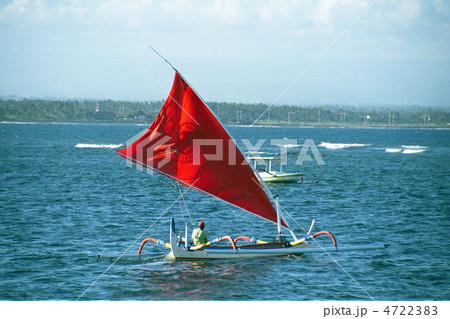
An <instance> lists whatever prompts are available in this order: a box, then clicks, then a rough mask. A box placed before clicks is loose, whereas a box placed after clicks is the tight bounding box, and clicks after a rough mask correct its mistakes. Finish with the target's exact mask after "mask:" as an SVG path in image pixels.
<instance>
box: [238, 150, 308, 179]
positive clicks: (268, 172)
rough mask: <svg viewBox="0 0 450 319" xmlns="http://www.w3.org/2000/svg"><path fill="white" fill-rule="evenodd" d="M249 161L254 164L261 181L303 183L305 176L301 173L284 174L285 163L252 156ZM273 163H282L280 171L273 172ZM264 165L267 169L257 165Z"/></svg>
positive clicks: (279, 160) (272, 158)
mask: <svg viewBox="0 0 450 319" xmlns="http://www.w3.org/2000/svg"><path fill="white" fill-rule="evenodd" d="M247 159H248V160H249V161H250V162H252V161H253V168H254V169H255V170H256V171H257V173H258V174H259V176H260V177H261V179H262V180H263V181H264V182H266V183H297V182H299V181H302V182H303V174H301V173H284V172H283V162H282V160H281V159H279V158H275V157H263V156H251V157H247ZM272 161H276V162H279V163H280V170H279V171H275V170H272ZM261 163H262V164H264V165H265V168H257V164H261Z"/></svg>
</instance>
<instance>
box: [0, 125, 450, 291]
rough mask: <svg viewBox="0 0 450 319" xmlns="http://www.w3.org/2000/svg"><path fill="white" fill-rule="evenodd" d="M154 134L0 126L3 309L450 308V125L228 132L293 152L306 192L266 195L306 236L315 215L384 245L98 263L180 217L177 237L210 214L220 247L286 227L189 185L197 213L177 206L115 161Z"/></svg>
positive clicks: (322, 224) (161, 184)
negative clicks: (350, 303)
mask: <svg viewBox="0 0 450 319" xmlns="http://www.w3.org/2000/svg"><path fill="white" fill-rule="evenodd" d="M146 127H147V126H139V125H116V124H36V123H28V124H15V123H1V124H0V141H1V145H2V148H1V151H0V154H1V156H0V161H1V165H0V214H1V215H0V216H1V218H0V256H1V257H0V300H77V299H80V300H372V299H374V300H449V299H450V280H449V273H450V264H449V248H450V247H449V242H450V240H449V239H450V238H449V226H450V225H449V224H450V208H449V206H450V205H449V204H450V192H449V189H450V188H449V181H450V179H449V175H450V130H438V129H395V128H392V129H391V128H385V129H381V128H370V129H369V128H322V127H318V128H298V127H282V128H278V127H237V126H236V127H234V126H231V127H227V129H228V131H229V132H230V133H231V135H232V136H233V137H234V138H236V140H237V141H238V145H239V146H240V147H241V149H242V148H243V147H244V142H243V140H245V141H249V142H250V143H252V144H253V145H256V144H257V142H258V140H260V139H266V141H265V143H263V144H262V146H261V148H260V149H259V151H260V152H262V154H263V155H277V154H278V153H279V152H280V147H279V146H278V145H279V144H284V143H283V141H286V143H285V144H290V147H288V148H287V154H288V165H287V166H285V167H284V170H285V171H289V172H297V171H300V172H303V173H304V174H305V176H304V180H305V182H309V183H303V184H301V183H299V184H278V185H275V184H274V185H270V184H269V187H270V189H271V192H272V193H273V194H278V195H279V196H280V204H281V206H282V207H283V209H284V210H286V211H287V212H289V214H290V215H291V216H292V218H293V219H294V220H295V221H292V220H290V224H291V226H292V227H293V229H294V231H295V233H296V234H298V235H299V236H300V235H302V234H303V230H302V228H303V229H308V228H309V225H310V223H311V220H312V219H316V224H315V226H314V231H319V230H328V231H330V232H332V233H333V234H334V235H335V237H336V239H337V242H338V244H339V245H358V244H369V243H387V244H390V247H389V248H388V249H383V250H372V251H353V252H338V253H333V254H331V256H332V258H331V257H330V256H328V255H326V254H322V253H318V254H311V255H305V256H297V257H293V256H288V257H281V258H257V259H248V260H240V261H226V260H225V261H224V260H216V261H176V262H167V261H164V260H162V258H163V257H164V255H165V254H166V253H167V249H166V248H164V247H161V246H156V245H152V244H147V245H146V246H145V247H144V253H145V258H141V259H137V258H135V257H123V258H120V259H118V260H117V258H116V257H105V258H97V255H98V254H101V255H112V256H119V255H120V254H122V253H126V254H135V253H136V252H137V250H138V248H139V244H140V242H141V240H142V239H144V238H145V237H154V238H159V239H163V240H168V232H169V220H170V218H172V217H175V219H176V225H177V226H178V227H177V228H178V230H179V231H183V229H184V227H183V226H182V225H184V221H187V222H189V223H194V224H195V223H197V222H198V220H200V219H203V220H204V221H205V222H206V225H207V226H206V229H207V231H208V234H209V237H210V238H215V237H218V236H223V235H231V236H232V237H235V236H238V235H247V236H255V237H258V238H260V239H266V240H268V239H271V238H273V237H274V236H275V235H276V225H273V224H272V223H269V222H266V221H265V220H263V219H261V218H259V217H256V216H253V215H251V214H247V213H243V212H241V211H238V210H236V209H234V208H230V206H229V205H227V204H224V203H222V202H219V201H217V200H215V199H213V198H210V197H208V196H204V195H202V194H199V193H197V192H195V191H192V190H189V191H187V192H186V193H185V195H184V197H185V199H186V205H187V209H188V211H186V209H185V208H183V210H180V203H178V202H177V203H175V204H174V205H172V204H173V200H174V199H175V198H177V196H178V194H179V193H178V190H177V188H175V187H174V185H173V182H172V181H171V180H169V179H167V178H166V177H163V176H159V175H156V174H155V175H150V174H146V172H141V171H138V170H136V169H134V168H130V167H127V166H126V164H125V161H124V160H123V159H122V158H120V157H119V156H117V155H116V154H115V153H114V150H116V149H118V148H120V147H121V145H123V144H125V143H126V141H127V140H128V139H129V138H131V137H132V136H134V135H135V134H137V133H139V132H140V131H141V130H143V129H145V128H146ZM271 139H277V140H278V142H272V143H271ZM305 140H310V141H313V143H314V145H315V146H317V149H318V151H319V152H320V154H321V158H322V159H323V162H324V163H325V165H318V162H317V161H316V158H315V157H314V155H313V153H312V150H311V149H310V150H309V151H308V153H307V154H309V155H310V159H311V160H305V161H304V162H303V163H302V164H303V165H295V164H296V161H297V160H298V159H299V154H300V151H301V149H302V147H301V145H303V143H305ZM280 141H281V142H280ZM247 145H248V144H247ZM309 145H311V144H309ZM303 159H305V158H304V157H303ZM297 164H298V163H297ZM313 182H314V183H313ZM183 190H186V189H183ZM171 205H172V206H171ZM169 207H171V208H170V209H168V208H169ZM166 210H167V212H166ZM164 212H165V214H163V213H164ZM299 225H300V226H301V227H300V226H299ZM320 240H322V241H323V243H324V244H327V238H323V239H320Z"/></svg>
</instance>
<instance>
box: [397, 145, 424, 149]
mask: <svg viewBox="0 0 450 319" xmlns="http://www.w3.org/2000/svg"><path fill="white" fill-rule="evenodd" d="M402 147H403V148H406V149H410V150H421V149H426V148H427V147H426V146H421V145H402Z"/></svg>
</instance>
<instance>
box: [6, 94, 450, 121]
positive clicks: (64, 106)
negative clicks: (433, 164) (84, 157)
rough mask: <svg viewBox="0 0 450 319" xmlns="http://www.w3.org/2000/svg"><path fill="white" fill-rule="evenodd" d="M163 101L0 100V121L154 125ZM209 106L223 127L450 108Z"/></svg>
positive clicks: (444, 117)
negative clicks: (152, 123)
mask: <svg viewBox="0 0 450 319" xmlns="http://www.w3.org/2000/svg"><path fill="white" fill-rule="evenodd" d="M163 103H164V101H152V102H127V101H112V100H83V101H78V100H63V101H58V100H37V99H36V100H28V99H23V100H14V99H10V100H4V99H0V122H11V123H14V122H17V123H26V122H28V123H34V122H36V123H109V124H145V123H151V122H153V120H154V118H155V117H156V116H157V114H158V113H159V111H160V109H161V106H162V105H163ZM208 105H209V107H210V109H211V111H212V112H214V114H215V115H216V116H217V118H218V119H219V120H220V121H221V122H222V123H223V124H224V125H241V126H249V125H258V126H276V127H282V126H293V127H360V128H363V127H383V128H449V127H450V109H448V108H444V107H420V106H405V107H403V108H399V107H396V108H389V107H369V106H367V107H362V106H361V107H351V106H339V105H325V106H289V105H276V106H269V105H266V104H242V103H226V102H209V103H208ZM255 122H256V123H255Z"/></svg>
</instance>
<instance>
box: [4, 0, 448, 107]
mask: <svg viewBox="0 0 450 319" xmlns="http://www.w3.org/2000/svg"><path fill="white" fill-rule="evenodd" d="M150 46H151V47H153V48H154V49H155V50H157V51H158V52H159V53H160V54H161V55H162V56H164V58H165V59H167V60H168V61H169V62H170V63H171V64H172V65H173V66H174V67H175V68H176V69H177V70H178V71H179V72H180V73H181V74H182V75H183V76H184V77H185V78H186V80H187V81H188V82H189V83H190V84H191V85H192V87H193V88H194V89H195V90H196V91H197V92H198V94H199V95H200V96H201V97H202V98H203V99H204V100H205V101H207V102H208V101H217V102H236V103H266V104H277V105H286V104H287V105H301V106H315V105H327V104H328V105H348V106H355V107H359V106H367V105H372V106H377V105H379V106H407V105H425V106H441V107H442V106H443V107H448V108H450V85H449V83H450V1H449V0H378V1H377V0H367V1H366V0H315V1H312V0H303V1H287V0H278V1H275V0H261V1H257V0H211V1H202V0H123V1H122V0H60V1H53V0H0V97H3V98H6V97H16V98H58V99H73V98H76V99H112V100H129V101H136V100H145V101H154V100H163V99H165V98H166V97H167V95H168V92H169V91H170V88H171V85H172V81H173V76H174V71H173V70H172V69H171V67H170V66H169V65H168V64H167V63H166V62H164V60H163V59H161V58H160V57H159V56H158V55H157V54H156V53H155V52H153V51H152V50H151V48H150Z"/></svg>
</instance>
